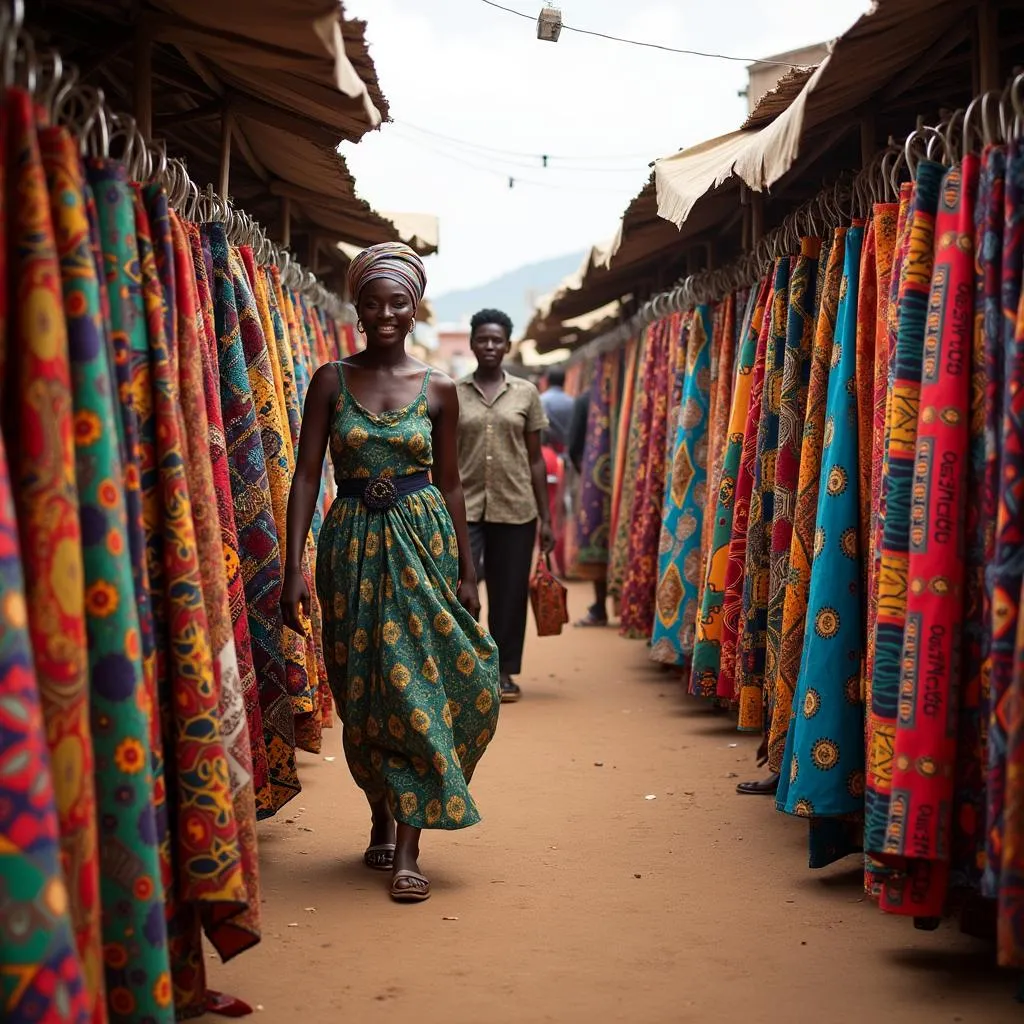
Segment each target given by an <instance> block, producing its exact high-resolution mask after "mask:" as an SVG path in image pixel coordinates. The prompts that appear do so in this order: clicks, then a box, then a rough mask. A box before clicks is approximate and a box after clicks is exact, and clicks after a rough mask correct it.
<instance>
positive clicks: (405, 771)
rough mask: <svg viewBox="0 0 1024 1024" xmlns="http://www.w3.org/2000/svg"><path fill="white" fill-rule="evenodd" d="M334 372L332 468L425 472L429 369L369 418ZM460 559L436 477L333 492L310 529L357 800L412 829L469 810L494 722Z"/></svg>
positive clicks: (495, 699)
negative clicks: (378, 497) (407, 485)
mask: <svg viewBox="0 0 1024 1024" xmlns="http://www.w3.org/2000/svg"><path fill="white" fill-rule="evenodd" d="M337 368H338V376H339V379H340V381H341V396H340V398H339V401H338V407H337V409H336V410H335V413H334V417H333V419H332V423H331V437H330V447H331V459H332V461H333V463H334V472H335V474H336V476H337V478H338V479H339V480H342V479H353V478H364V479H366V478H369V477H370V476H374V475H382V476H405V475H407V474H410V473H417V472H421V471H423V470H425V469H428V468H429V467H430V466H431V464H432V462H433V456H432V449H431V427H432V425H431V421H430V415H429V411H428V406H427V397H426V394H427V383H428V381H429V378H430V373H429V371H428V372H427V374H426V375H425V377H424V381H423V387H422V389H421V390H420V394H419V397H418V398H416V399H415V400H414V401H413V402H412V403H411V404H410V405H409V406H407V407H406V408H405V409H401V410H396V411H394V412H388V413H383V414H380V415H374V414H372V413H370V412H369V411H367V410H366V409H364V408H363V407H362V406H361V405H360V404H359V403H358V402H356V400H355V399H354V398H353V397H352V395H350V394H349V393H348V391H347V389H346V386H345V378H344V371H343V369H342V367H341V364H337ZM458 568H459V546H458V541H457V539H456V537H455V530H454V527H453V525H452V521H451V517H450V516H449V515H448V509H447V508H446V506H445V504H444V500H443V499H442V497H441V495H440V492H439V491H437V489H436V488H434V487H427V488H426V489H425V490H421V491H418V492H416V493H413V494H409V495H406V496H405V497H403V498H400V499H399V500H398V501H397V503H396V504H395V505H393V506H392V507H391V508H390V509H388V510H387V511H385V512H371V511H369V510H367V509H366V507H365V506H364V505H363V503H362V501H361V500H360V499H359V498H348V497H341V496H339V497H338V498H337V499H336V500H335V502H334V504H333V505H332V506H331V510H330V512H329V513H328V515H327V518H326V520H325V522H324V525H323V529H322V530H321V533H320V540H319V544H318V551H317V590H318V592H319V596H320V603H321V605H322V607H323V613H324V652H325V657H326V661H327V671H328V675H329V678H330V681H331V689H332V690H333V692H334V698H335V701H336V702H337V706H338V709H339V712H340V714H341V720H342V722H343V724H344V729H343V732H342V743H343V746H344V750H345V758H346V760H347V761H348V766H349V770H350V771H351V772H352V777H353V778H354V779H355V781H356V783H357V784H358V785H359V786H360V787H361V788H362V789H363V791H364V792H365V793H366V795H367V798H368V799H369V800H371V801H374V800H379V799H380V798H381V797H386V798H387V801H388V804H389V805H390V807H391V810H392V813H393V814H394V815H395V817H396V819H397V820H398V821H401V822H404V823H405V824H407V825H411V826H413V827H415V828H439V829H458V828H465V827H466V826H469V825H473V824H475V823H476V822H477V821H479V820H480V814H479V812H478V810H477V807H476V804H475V803H474V801H473V798H472V796H470V793H469V781H470V779H471V778H472V776H473V771H474V769H475V768H476V765H477V763H478V762H479V760H480V758H481V757H482V755H483V753H484V751H485V750H486V749H487V745H488V743H490V741H491V739H492V737H493V736H494V731H495V728H496V727H497V724H498V708H499V693H498V658H497V648H496V647H495V645H494V641H493V640H492V639H491V638H490V636H488V634H487V633H486V631H485V630H484V629H483V627H482V626H480V625H479V624H478V623H477V622H475V621H474V619H473V617H472V616H471V615H470V614H469V612H467V611H466V610H465V609H464V608H463V607H462V605H461V604H459V601H458V599H457V598H456V595H455V590H456V586H457V580H458Z"/></svg>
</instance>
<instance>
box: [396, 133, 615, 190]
mask: <svg viewBox="0 0 1024 1024" xmlns="http://www.w3.org/2000/svg"><path fill="white" fill-rule="evenodd" d="M408 141H410V142H412V143H413V144H414V145H417V146H421V147H422V148H423V149H426V150H427V151H428V152H431V153H434V154H435V155H436V156H440V157H441V158H443V159H445V160H450V161H452V162H453V163H456V164H461V165H462V166H463V167H470V168H472V169H473V170H476V171H480V172H481V173H483V174H490V175H492V176H494V177H498V178H502V179H503V180H505V181H507V182H508V183H509V187H510V188H512V187H514V186H516V185H532V186H534V187H536V188H547V189H554V190H557V191H571V192H604V193H606V194H612V193H614V194H615V195H623V194H624V193H628V192H630V191H635V185H634V187H633V189H632V190H631V189H630V188H629V187H628V186H623V187H621V188H610V187H604V186H599V185H575V184H571V183H569V182H555V181H537V180H536V179H535V178H522V177H520V176H519V175H518V174H516V173H514V172H512V173H510V172H508V171H503V170H501V169H500V168H498V167H495V166H493V165H487V164H479V163H474V162H473V161H472V160H467V159H465V157H464V156H463V155H462V154H461V153H460V154H454V153H451V152H449V151H447V150H445V149H442V148H439V147H437V146H435V145H433V144H431V143H429V142H426V141H424V140H422V139H409V140H408Z"/></svg>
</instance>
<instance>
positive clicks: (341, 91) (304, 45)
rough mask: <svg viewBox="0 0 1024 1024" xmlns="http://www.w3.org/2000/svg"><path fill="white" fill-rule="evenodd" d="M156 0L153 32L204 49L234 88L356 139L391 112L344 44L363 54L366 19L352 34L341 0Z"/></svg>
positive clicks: (150, 20)
mask: <svg viewBox="0 0 1024 1024" xmlns="http://www.w3.org/2000/svg"><path fill="white" fill-rule="evenodd" d="M154 7H156V8H158V9H159V11H154V12H152V13H150V12H145V13H144V17H143V20H142V24H143V26H144V27H145V28H146V29H147V30H148V31H151V32H152V33H153V38H154V40H155V41H157V42H162V43H169V44H170V45H172V46H174V47H176V48H177V49H179V50H181V51H182V52H189V53H191V54H194V55H195V56H197V57H199V58H200V59H201V60H203V61H204V62H206V63H207V64H208V66H209V67H210V69H211V70H212V71H213V73H214V74H215V75H216V76H217V77H218V78H219V79H220V80H221V81H222V82H223V83H224V84H225V85H226V86H227V87H228V88H229V89H232V90H236V91H238V92H240V93H243V94H245V95H247V96H251V97H253V98H255V99H257V100H261V101H263V102H265V103H269V104H271V105H273V106H275V107H278V108H279V109H281V110H286V111H291V112H292V113H295V114H299V115H301V116H302V117H303V118H308V119H309V120H311V121H315V122H316V123H318V124H320V125H323V126H324V127H325V128H329V129H331V130H332V131H334V132H335V133H336V134H337V135H338V136H339V138H344V139H350V140H352V141H355V140H357V139H358V138H360V136H362V135H363V134H364V133H365V132H366V131H367V130H369V129H371V128H376V127H377V126H378V125H379V124H380V123H381V120H382V118H383V117H384V116H386V114H387V105H386V103H385V102H384V99H383V97H382V96H381V95H380V90H379V88H376V76H375V75H374V76H373V78H372V79H371V80H370V81H369V82H368V81H366V80H364V78H363V77H361V75H360V74H359V72H358V71H357V70H356V68H355V66H354V65H353V62H352V60H350V58H349V55H348V53H347V52H346V48H347V45H346V44H347V43H348V44H349V45H351V46H352V48H353V50H354V51H355V54H354V55H355V56H363V54H362V53H360V51H361V50H362V51H365V42H363V40H362V35H363V32H362V29H363V25H362V23H361V22H359V23H352V24H351V26H350V29H349V40H346V38H345V34H344V26H343V21H342V7H341V4H340V3H338V2H336V0H334V2H332V0H288V2H287V3H285V2H282V0H154ZM364 73H365V66H364ZM382 108H383V109H382Z"/></svg>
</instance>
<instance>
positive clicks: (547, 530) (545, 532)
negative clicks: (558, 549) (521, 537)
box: [540, 520, 555, 555]
mask: <svg viewBox="0 0 1024 1024" xmlns="http://www.w3.org/2000/svg"><path fill="white" fill-rule="evenodd" d="M540 549H541V551H543V552H544V554H545V555H550V554H551V552H552V551H554V550H555V531H554V530H553V529H552V528H551V524H550V523H549V522H547V521H546V520H545V521H544V522H542V523H541V524H540Z"/></svg>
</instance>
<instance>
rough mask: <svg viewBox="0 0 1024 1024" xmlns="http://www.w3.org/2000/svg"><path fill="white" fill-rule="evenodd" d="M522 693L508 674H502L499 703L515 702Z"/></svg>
mask: <svg viewBox="0 0 1024 1024" xmlns="http://www.w3.org/2000/svg"><path fill="white" fill-rule="evenodd" d="M522 695H523V691H522V690H520V689H519V687H518V686H517V685H516V684H515V683H513V682H512V680H511V679H509V677H508V676H502V679H501V703H502V704H515V702H516V701H517V700H519V699H520V698H521V697H522Z"/></svg>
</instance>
